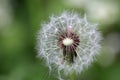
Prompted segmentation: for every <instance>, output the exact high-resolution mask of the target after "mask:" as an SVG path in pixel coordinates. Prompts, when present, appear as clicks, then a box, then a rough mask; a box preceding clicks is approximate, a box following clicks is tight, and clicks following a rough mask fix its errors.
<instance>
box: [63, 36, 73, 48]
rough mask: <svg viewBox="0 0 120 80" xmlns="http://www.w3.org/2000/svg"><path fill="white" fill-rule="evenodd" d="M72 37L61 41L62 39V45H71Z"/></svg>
mask: <svg viewBox="0 0 120 80" xmlns="http://www.w3.org/2000/svg"><path fill="white" fill-rule="evenodd" d="M73 42H74V41H73V39H71V38H65V39H64V40H63V41H62V43H63V45H65V46H70V45H72V44H73Z"/></svg>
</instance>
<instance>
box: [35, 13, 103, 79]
mask: <svg viewBox="0 0 120 80" xmlns="http://www.w3.org/2000/svg"><path fill="white" fill-rule="evenodd" d="M100 41H101V34H100V32H99V31H98V30H97V25H96V24H91V23H90V22H88V20H87V18H86V16H84V17H83V18H82V17H79V16H78V14H77V13H70V12H63V13H62V14H61V15H60V16H52V17H50V22H49V23H45V24H43V25H42V28H41V30H40V31H39V34H38V43H37V47H38V48H37V49H38V56H39V57H43V58H45V60H46V63H47V66H48V67H49V68H50V69H52V68H54V67H53V64H54V66H55V67H56V68H57V70H58V75H59V78H60V79H61V71H64V74H65V75H68V74H69V73H70V72H71V71H74V72H75V73H76V74H78V73H81V72H82V71H83V70H85V69H86V68H88V67H89V65H90V64H91V63H92V62H93V61H94V60H95V56H96V55H98V54H99V51H100V47H101V46H100Z"/></svg>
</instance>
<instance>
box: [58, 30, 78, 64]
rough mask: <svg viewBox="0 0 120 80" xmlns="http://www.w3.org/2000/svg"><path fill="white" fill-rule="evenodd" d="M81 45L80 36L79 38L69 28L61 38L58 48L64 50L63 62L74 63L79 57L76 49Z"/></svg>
mask: <svg viewBox="0 0 120 80" xmlns="http://www.w3.org/2000/svg"><path fill="white" fill-rule="evenodd" d="M79 43H80V39H79V36H77V34H76V33H75V32H74V31H73V29H72V28H67V30H66V31H65V32H63V33H62V34H61V35H60V36H59V39H58V46H59V47H60V48H61V49H62V50H63V60H66V61H68V62H69V63H74V59H75V58H76V57H77V53H76V48H77V46H78V45H79Z"/></svg>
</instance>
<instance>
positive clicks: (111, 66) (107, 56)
mask: <svg viewBox="0 0 120 80" xmlns="http://www.w3.org/2000/svg"><path fill="white" fill-rule="evenodd" d="M65 10H67V11H71V10H72V11H75V12H78V14H80V15H84V13H85V14H87V17H88V19H89V20H90V21H91V22H95V23H96V22H97V23H98V24H99V25H98V26H99V30H100V31H101V33H102V34H103V38H104V39H103V41H102V50H101V55H100V56H99V57H98V58H97V61H96V62H95V63H93V65H92V66H91V67H89V69H87V70H86V71H84V72H83V73H82V74H80V75H78V76H77V77H76V79H75V80H120V0H0V80H57V78H56V76H57V75H55V73H52V74H50V75H49V71H48V67H47V66H46V65H45V62H44V60H43V59H40V58H37V57H36V56H37V51H36V49H35V46H36V36H37V35H36V34H37V32H38V30H39V29H40V24H41V23H43V22H44V21H49V17H50V15H52V14H55V15H59V14H60V13H62V12H63V11H65Z"/></svg>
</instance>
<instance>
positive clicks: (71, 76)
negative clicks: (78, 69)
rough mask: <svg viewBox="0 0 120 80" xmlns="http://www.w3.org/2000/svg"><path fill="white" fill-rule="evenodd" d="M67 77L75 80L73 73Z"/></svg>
mask: <svg viewBox="0 0 120 80" xmlns="http://www.w3.org/2000/svg"><path fill="white" fill-rule="evenodd" d="M69 77H70V80H75V77H74V72H71V73H70V76H69Z"/></svg>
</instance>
